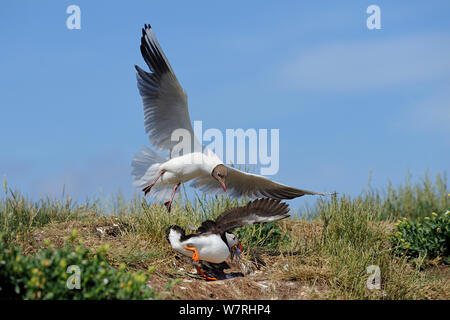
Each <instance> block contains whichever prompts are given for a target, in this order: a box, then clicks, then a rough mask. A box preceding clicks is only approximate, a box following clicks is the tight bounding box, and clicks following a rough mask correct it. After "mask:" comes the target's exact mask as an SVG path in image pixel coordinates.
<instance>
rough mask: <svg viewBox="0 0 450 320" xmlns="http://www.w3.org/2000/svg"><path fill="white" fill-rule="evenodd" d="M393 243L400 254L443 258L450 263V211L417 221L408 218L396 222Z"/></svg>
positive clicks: (414, 256)
mask: <svg viewBox="0 0 450 320" xmlns="http://www.w3.org/2000/svg"><path fill="white" fill-rule="evenodd" d="M395 225H396V227H397V232H396V233H395V234H394V236H393V245H394V248H395V251H396V252H397V253H398V254H401V255H405V256H408V257H412V258H425V259H427V260H430V259H436V258H442V259H443V261H444V263H447V264H450V215H449V211H446V212H445V213H441V214H437V213H435V212H433V213H432V214H431V217H425V218H423V219H421V218H418V219H417V220H416V221H409V220H407V219H406V218H403V219H401V220H399V221H398V222H397V223H396V224H395Z"/></svg>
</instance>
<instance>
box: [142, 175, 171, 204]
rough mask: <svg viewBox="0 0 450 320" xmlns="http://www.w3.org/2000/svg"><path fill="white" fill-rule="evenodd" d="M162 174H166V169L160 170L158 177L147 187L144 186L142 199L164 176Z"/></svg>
mask: <svg viewBox="0 0 450 320" xmlns="http://www.w3.org/2000/svg"><path fill="white" fill-rule="evenodd" d="M164 172H166V169H162V170H161V171H160V172H159V174H158V176H157V177H156V178H155V180H153V181H152V183H150V184H149V185H148V186H146V187H145V188H144V189H142V191H144V197H145V196H146V195H147V193H149V192H150V190H151V189H152V187H153V186H154V185H155V184H156V182H157V181H158V179H159V178H161V176H162V175H163V174H164Z"/></svg>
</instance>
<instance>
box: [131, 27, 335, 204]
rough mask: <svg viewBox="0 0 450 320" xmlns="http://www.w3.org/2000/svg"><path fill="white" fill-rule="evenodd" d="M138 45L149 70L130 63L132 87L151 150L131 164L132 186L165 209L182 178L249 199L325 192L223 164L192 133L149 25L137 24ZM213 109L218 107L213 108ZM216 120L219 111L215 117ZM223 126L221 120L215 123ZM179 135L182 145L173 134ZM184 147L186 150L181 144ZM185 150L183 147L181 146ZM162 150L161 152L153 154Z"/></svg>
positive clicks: (203, 187) (208, 189)
mask: <svg viewBox="0 0 450 320" xmlns="http://www.w3.org/2000/svg"><path fill="white" fill-rule="evenodd" d="M140 50H141V54H142V58H143V59H144V61H145V62H146V64H147V66H148V68H149V69H150V71H151V72H147V71H145V70H144V69H142V68H140V67H139V66H137V65H135V69H136V78H137V87H138V89H139V94H140V95H141V97H142V103H143V108H144V127H145V132H146V134H148V136H149V140H150V144H151V145H152V147H153V149H154V150H153V149H150V148H148V147H146V146H143V147H142V149H141V152H138V153H136V154H135V155H134V158H133V161H132V163H131V167H132V172H131V175H132V177H133V180H134V181H133V185H134V187H135V188H140V189H141V190H142V192H144V197H145V196H147V195H149V196H151V197H152V198H154V199H155V200H157V201H164V205H165V206H166V208H167V211H169V212H170V209H171V204H172V202H173V199H174V197H175V193H176V192H177V190H179V187H180V185H181V184H182V183H186V182H189V181H190V182H191V184H190V185H191V187H193V188H197V189H199V190H200V191H202V192H205V193H207V194H212V195H214V194H221V193H222V194H224V193H226V194H227V195H229V196H231V197H234V198H241V197H247V198H250V199H257V198H271V199H278V200H283V199H293V198H297V197H301V196H303V195H327V193H321V192H314V191H308V190H303V189H298V188H294V187H290V186H287V185H284V184H281V183H278V182H274V181H271V180H270V179H268V178H266V177H264V176H261V175H257V174H251V173H246V172H243V171H241V170H238V169H236V168H233V167H231V166H227V165H225V164H224V163H223V162H222V160H221V159H220V158H219V156H217V154H216V153H214V152H213V151H212V150H211V149H210V148H208V147H207V146H203V145H202V143H200V141H199V139H198V138H197V137H196V136H195V134H194V130H193V129H192V124H191V119H190V117H189V110H188V99H187V95H186V92H185V91H184V89H183V88H182V87H181V85H180V83H179V81H178V79H177V77H176V76H175V73H174V71H173V69H172V67H171V66H170V63H169V61H168V59H167V58H166V55H165V54H164V52H163V50H162V48H161V46H160V44H159V42H158V40H157V39H156V36H155V33H154V31H153V29H152V27H151V26H150V25H145V26H144V28H143V29H142V36H141V44H140ZM217 112H219V113H220V112H223V111H219V110H217ZM218 118H219V119H220V116H219V117H218ZM221 125H223V123H222V124H221ZM179 134H182V135H181V137H182V141H181V142H183V143H182V144H180V141H179V140H180V138H177V139H174V137H179ZM185 139H186V141H187V142H189V143H187V144H186V145H189V146H190V149H189V148H187V147H186V145H185V144H184V142H185V141H184V140H185ZM186 149H188V150H186ZM158 152H159V153H167V154H168V156H167V157H163V156H162V155H160V154H159V153H158Z"/></svg>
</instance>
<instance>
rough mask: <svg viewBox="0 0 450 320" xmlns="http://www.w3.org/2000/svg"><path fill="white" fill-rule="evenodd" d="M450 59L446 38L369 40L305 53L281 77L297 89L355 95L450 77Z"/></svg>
mask: <svg viewBox="0 0 450 320" xmlns="http://www.w3.org/2000/svg"><path fill="white" fill-rule="evenodd" d="M374 32H375V31H374ZM449 57H450V35H447V34H432V35H420V36H419V35H416V36H407V37H397V38H388V39H386V38H385V39H375V40H370V39H368V40H365V41H360V42H347V43H333V44H325V45H321V46H318V47H315V48H313V49H311V50H309V51H306V52H302V53H301V54H300V55H299V56H298V58H295V59H294V60H292V61H290V62H288V63H287V64H286V65H285V67H284V68H283V70H282V72H281V75H282V79H283V83H284V85H285V86H287V87H290V88H294V89H306V90H320V91H323V90H331V91H338V92H354V91H355V90H370V89H379V88H386V87H392V86H398V85H407V84H412V83H421V82H423V81H428V80H435V79H440V78H442V77H448V76H449V75H450V60H449Z"/></svg>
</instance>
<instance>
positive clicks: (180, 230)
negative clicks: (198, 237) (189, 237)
mask: <svg viewBox="0 0 450 320" xmlns="http://www.w3.org/2000/svg"><path fill="white" fill-rule="evenodd" d="M172 230H173V231H175V232H176V233H179V234H180V238H181V239H183V238H185V237H186V233H185V231H184V230H183V229H182V228H181V227H179V226H176V225H173V226H170V227H169V228H167V230H166V239H167V241H169V243H170V239H169V235H170V231H172Z"/></svg>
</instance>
